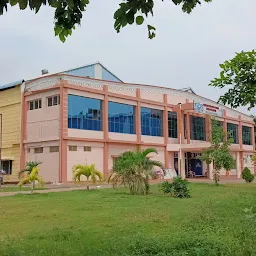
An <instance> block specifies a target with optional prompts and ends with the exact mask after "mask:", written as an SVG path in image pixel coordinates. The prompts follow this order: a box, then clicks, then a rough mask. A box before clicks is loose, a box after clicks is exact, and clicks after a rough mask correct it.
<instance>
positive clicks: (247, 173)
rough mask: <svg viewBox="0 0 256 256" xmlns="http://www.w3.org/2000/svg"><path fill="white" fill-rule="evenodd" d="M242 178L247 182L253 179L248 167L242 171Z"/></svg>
mask: <svg viewBox="0 0 256 256" xmlns="http://www.w3.org/2000/svg"><path fill="white" fill-rule="evenodd" d="M242 178H243V179H244V180H245V181H246V182H247V183H250V182H252V181H253V180H254V176H253V174H252V173H251V171H250V169H249V168H247V167H245V168H244V170H243V172H242Z"/></svg>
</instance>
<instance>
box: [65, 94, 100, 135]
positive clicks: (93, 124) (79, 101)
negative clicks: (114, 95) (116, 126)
mask: <svg viewBox="0 0 256 256" xmlns="http://www.w3.org/2000/svg"><path fill="white" fill-rule="evenodd" d="M102 105H103V101H102V99H97V98H91V97H84V96H79V95H74V94H69V95H68V128H69V129H78V130H89V131H103V108H102Z"/></svg>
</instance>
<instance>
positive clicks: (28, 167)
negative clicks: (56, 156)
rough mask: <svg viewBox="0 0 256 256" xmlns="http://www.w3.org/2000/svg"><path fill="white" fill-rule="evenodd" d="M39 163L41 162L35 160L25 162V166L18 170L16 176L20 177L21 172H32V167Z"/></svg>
mask: <svg viewBox="0 0 256 256" xmlns="http://www.w3.org/2000/svg"><path fill="white" fill-rule="evenodd" d="M41 163H42V162H37V161H30V162H26V164H25V168H24V169H23V170H20V171H19V173H18V178H19V179H20V178H21V176H22V174H23V173H26V174H30V173H31V172H32V170H33V168H34V167H37V166H38V165H40V164H41Z"/></svg>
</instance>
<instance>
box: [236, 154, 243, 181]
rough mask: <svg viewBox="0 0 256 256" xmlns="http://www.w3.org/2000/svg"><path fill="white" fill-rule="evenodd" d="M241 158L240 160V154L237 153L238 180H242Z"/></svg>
mask: <svg viewBox="0 0 256 256" xmlns="http://www.w3.org/2000/svg"><path fill="white" fill-rule="evenodd" d="M241 166H242V165H241V158H240V152H237V153H236V177H237V178H238V179H240V178H241Z"/></svg>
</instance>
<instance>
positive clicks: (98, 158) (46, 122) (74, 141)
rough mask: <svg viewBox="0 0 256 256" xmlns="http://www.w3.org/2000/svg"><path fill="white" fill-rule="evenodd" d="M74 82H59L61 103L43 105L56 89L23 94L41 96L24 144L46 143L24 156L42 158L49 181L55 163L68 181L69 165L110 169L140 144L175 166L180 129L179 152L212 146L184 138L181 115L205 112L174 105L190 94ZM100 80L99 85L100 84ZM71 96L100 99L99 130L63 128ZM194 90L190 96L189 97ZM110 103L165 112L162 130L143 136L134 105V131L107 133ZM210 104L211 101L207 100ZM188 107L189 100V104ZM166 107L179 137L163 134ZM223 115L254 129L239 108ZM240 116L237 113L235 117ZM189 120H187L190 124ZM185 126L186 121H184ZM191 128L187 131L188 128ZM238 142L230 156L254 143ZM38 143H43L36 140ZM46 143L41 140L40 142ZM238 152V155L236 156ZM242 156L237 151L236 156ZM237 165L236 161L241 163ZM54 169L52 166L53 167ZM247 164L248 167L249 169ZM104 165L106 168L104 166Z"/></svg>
mask: <svg viewBox="0 0 256 256" xmlns="http://www.w3.org/2000/svg"><path fill="white" fill-rule="evenodd" d="M75 79H76V81H75V82H67V81H62V83H61V84H60V87H61V90H64V91H65V94H63V95H64V96H62V97H63V99H64V101H65V104H64V105H63V106H62V105H58V106H54V107H47V97H49V96H53V95H55V94H59V93H60V90H59V89H58V88H56V89H50V90H44V91H39V92H38V93H36V92H33V93H32V94H30V93H27V95H26V102H27V104H28V101H30V100H33V99H37V98H42V109H39V110H32V111H27V121H26V131H27V132H26V135H27V136H26V139H25V143H26V144H27V145H26V147H28V146H30V147H36V146H37V145H45V147H46V149H45V150H44V156H42V155H41V156H39V155H40V154H37V156H35V155H33V154H31V153H28V154H26V160H29V159H35V157H37V158H38V159H39V158H41V159H43V162H44V163H43V164H42V170H44V175H45V177H46V178H47V179H56V177H57V178H58V175H57V174H56V173H55V171H53V172H52V171H51V170H52V169H54V170H55V169H56V170H57V173H58V172H61V170H59V168H58V166H59V161H60V162H61V163H63V165H64V169H63V170H64V172H66V174H65V173H64V174H62V176H63V177H64V181H65V177H66V180H67V181H72V167H73V166H74V165H75V164H86V163H87V164H92V163H94V164H96V168H97V169H99V170H100V171H101V172H104V171H105V172H107V171H109V170H110V169H111V168H112V166H113V158H114V157H116V156H118V155H120V154H121V153H123V152H125V151H127V150H136V149H137V147H138V146H140V147H141V148H148V147H155V148H157V149H158V152H159V154H158V155H157V156H153V158H154V159H155V160H158V161H161V162H162V163H163V164H164V165H166V167H169V168H170V167H171V168H173V166H174V152H178V151H179V147H180V141H179V133H180V132H181V133H182V148H183V154H184V152H187V151H189V150H191V152H192V151H193V150H195V152H198V151H200V150H202V147H208V146H209V145H210V144H209V143H208V142H205V141H193V140H190V136H188V137H187V139H184V134H183V126H182V124H181V123H182V122H183V114H184V113H186V114H189V115H196V116H204V117H206V116H205V115H200V114H198V113H195V112H194V111H193V110H189V109H188V108H187V109H185V110H182V112H181V113H179V107H178V108H177V104H178V103H182V104H183V105H182V106H184V107H188V103H189V102H190V103H192V102H193V100H191V99H188V98H189V97H190V94H189V93H187V94H184V96H181V95H179V93H180V92H179V91H175V90H174V91H173V94H165V93H167V89H163V88H160V91H156V90H157V88H155V87H152V86H140V89H138V88H136V86H137V85H128V84H127V88H125V85H123V84H118V86H115V84H113V85H105V84H104V83H102V84H100V83H101V82H100V81H96V80H92V79H91V80H90V79H86V78H85V79H82V78H79V79H78V78H75ZM97 83H99V84H100V85H98V84H97ZM68 94H73V95H78V96H83V97H89V98H95V99H101V100H102V101H103V102H102V104H103V131H87V130H78V129H68V128H67V104H68V103H67V95H68ZM192 96H193V94H191V97H192ZM193 97H196V96H193ZM104 99H105V100H107V101H114V102H118V103H123V104H129V105H133V106H141V107H148V108H153V109H160V110H163V112H164V116H165V119H164V131H163V136H162V137H155V136H145V135H141V129H140V116H138V115H139V113H140V112H139V110H138V108H136V114H137V117H136V125H137V126H138V127H136V131H137V134H122V133H112V132H108V129H107V127H108V124H107V122H106V121H107V120H108V116H107V113H106V110H107V104H106V102H107V101H106V102H105V101H104ZM209 104H210V103H209ZM191 105H192V104H191ZM166 111H178V120H179V125H178V138H168V133H166V127H168V124H167V123H166V113H167V112H166ZM225 113H226V115H225V116H224V117H219V118H218V119H219V120H222V121H224V123H225V122H230V123H235V124H238V125H240V126H239V127H241V125H246V126H250V127H254V126H253V123H252V122H251V123H248V122H250V120H249V118H247V117H246V116H244V115H242V116H240V115H239V113H238V112H232V111H229V110H226V111H225ZM239 116H240V117H239ZM188 124H189V123H188ZM183 125H184V124H183ZM206 129H208V130H207V132H209V127H208V128H207V127H206ZM188 131H189V130H188ZM239 136H241V129H240V130H239ZM239 142H240V143H239V144H236V145H232V147H231V150H232V151H233V154H234V157H236V158H237V157H238V155H239V154H240V153H239V152H240V151H241V150H244V151H245V152H247V153H244V156H246V154H249V155H250V154H251V152H252V151H253V149H254V147H253V145H251V146H247V145H242V144H241V137H239ZM40 143H41V144H40ZM43 143H45V144H43ZM49 143H55V144H56V143H57V144H56V145H60V150H61V152H62V153H61V152H60V154H61V157H62V158H59V155H60V154H56V153H49V152H48V151H47V147H48V146H49V145H50V144H49ZM69 145H76V146H77V147H78V148H77V151H69V148H68V146H69ZM89 145H90V146H91V148H92V151H91V152H84V150H83V147H84V146H89ZM238 153H239V154H238ZM53 154H56V155H58V157H54V159H53V160H49V159H50V157H51V156H53ZM239 157H240V155H239ZM239 164H240V165H239ZM246 164H247V165H249V163H248V161H247V162H245V160H244V158H243V161H242V162H241V163H238V165H237V166H240V167H239V168H243V167H244V166H245V165H246ZM52 166H53V167H54V168H53V167H52ZM250 168H251V167H250ZM105 169H108V170H105ZM203 171H204V172H205V171H206V166H205V164H204V165H203ZM235 172H237V170H235V169H234V170H231V173H232V174H234V173H235Z"/></svg>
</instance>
